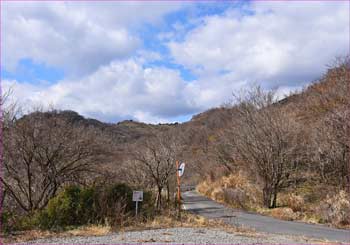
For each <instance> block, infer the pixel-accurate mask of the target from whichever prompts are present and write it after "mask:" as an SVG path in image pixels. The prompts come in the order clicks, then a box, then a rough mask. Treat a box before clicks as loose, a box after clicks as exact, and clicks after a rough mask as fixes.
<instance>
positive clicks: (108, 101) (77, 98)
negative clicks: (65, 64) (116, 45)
mask: <svg viewBox="0 0 350 245" xmlns="http://www.w3.org/2000/svg"><path fill="white" fill-rule="evenodd" d="M6 84H7V85H6V87H9V86H11V85H12V86H13V90H14V92H15V94H14V95H15V97H16V98H17V99H19V104H21V105H24V104H25V105H43V106H44V107H46V106H54V107H55V108H60V109H70V110H75V111H77V112H79V113H81V114H82V115H85V116H88V117H93V118H99V119H101V120H104V121H113V122H116V121H119V120H122V119H130V118H133V119H136V120H140V121H147V122H153V123H155V122H165V121H169V120H171V118H175V117H177V116H181V115H187V114H191V113H194V112H197V111H198V109H199V108H198V107H196V105H195V104H194V103H192V101H191V99H192V98H191V97H188V96H186V90H187V87H188V86H189V84H187V83H186V82H185V81H183V80H182V79H181V77H180V74H179V72H178V71H176V70H170V69H167V68H143V64H142V63H139V62H138V61H136V60H135V59H128V60H124V61H113V62H111V63H110V64H109V65H106V66H103V67H101V68H99V69H98V70H97V71H96V72H94V73H92V74H90V75H88V76H86V77H84V78H82V79H79V80H64V81H60V82H58V83H57V84H54V85H51V86H40V87H36V86H34V85H31V84H28V83H18V82H16V81H6Z"/></svg>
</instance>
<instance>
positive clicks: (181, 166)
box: [178, 162, 185, 177]
mask: <svg viewBox="0 0 350 245" xmlns="http://www.w3.org/2000/svg"><path fill="white" fill-rule="evenodd" d="M178 171H179V176H180V177H181V176H182V175H183V174H184V172H185V163H184V162H183V163H181V164H180V167H179V169H178Z"/></svg>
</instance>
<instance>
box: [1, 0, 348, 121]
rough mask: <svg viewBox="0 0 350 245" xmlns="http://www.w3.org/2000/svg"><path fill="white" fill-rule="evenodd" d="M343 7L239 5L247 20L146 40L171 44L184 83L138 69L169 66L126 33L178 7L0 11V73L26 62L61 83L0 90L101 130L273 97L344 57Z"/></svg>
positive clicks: (171, 74) (209, 22)
mask: <svg viewBox="0 0 350 245" xmlns="http://www.w3.org/2000/svg"><path fill="white" fill-rule="evenodd" d="M346 4H347V3H341V2H337V3H331V2H327V3H322V2H312V3H301V2H291V3H286V2H283V3H282V2H281V3H277V2H273V3H272V2H253V3H251V4H249V5H246V6H244V10H245V11H250V12H253V13H254V14H252V15H244V14H242V11H241V10H240V9H237V8H232V9H229V10H227V11H225V12H224V14H222V15H208V16H205V17H201V18H197V17H196V18H192V19H191V20H189V21H190V22H191V26H193V25H195V26H197V27H195V28H192V27H191V30H190V31H188V28H185V27H184V26H183V25H186V24H188V23H180V22H176V23H175V24H174V23H172V24H173V25H172V26H171V27H169V31H167V30H164V29H162V33H154V34H155V40H160V43H159V45H162V44H164V42H169V40H172V41H171V42H169V43H168V47H169V49H170V52H171V56H172V58H173V60H174V61H175V62H176V63H178V64H180V65H182V66H184V67H186V68H188V69H190V70H191V71H192V72H193V73H195V74H196V75H197V77H198V78H197V79H196V80H194V81H191V82H187V81H184V80H183V79H182V78H181V75H180V71H179V70H176V68H172V69H170V68H165V67H163V66H159V65H158V66H157V65H154V64H153V65H152V68H149V67H147V63H148V62H152V61H157V62H155V63H157V64H159V63H160V64H161V63H162V61H163V60H166V59H168V58H169V57H168V54H167V53H166V52H165V53H158V52H159V51H155V50H145V49H144V48H143V45H142V42H143V41H144V40H142V36H141V35H139V34H138V32H137V31H135V30H137V26H140V25H141V24H142V23H145V22H149V23H157V24H159V22H162V21H163V20H162V16H164V15H165V14H166V13H169V12H171V11H174V10H176V9H178V8H179V7H181V4H177V3H174V4H170V3H164V4H161V3H159V2H157V3H149V2H147V3H136V2H121V3H104V4H95V3H81V2H79V3H78V2H76V3H40V5H39V3H38V4H35V3H9V2H6V3H4V5H5V9H4V11H3V12H4V16H3V17H4V20H5V22H4V24H3V27H4V28H3V30H2V31H3V33H4V34H3V37H4V40H3V47H2V48H3V50H4V51H5V52H3V53H2V55H3V64H5V68H9V67H12V68H14V67H15V66H16V64H17V63H18V61H19V60H20V59H22V58H31V59H33V60H34V61H36V62H43V63H45V64H47V65H52V66H55V67H61V68H63V69H65V70H66V71H67V73H68V76H67V77H65V78H64V79H63V80H62V81H58V82H57V83H55V84H52V85H50V84H44V83H43V84H38V85H33V84H30V83H25V82H21V83H19V82H17V81H15V80H12V81H10V80H5V81H4V82H3V86H4V87H9V86H11V85H13V86H14V90H15V94H14V95H15V98H17V99H18V100H19V102H20V103H21V104H22V105H25V106H31V105H38V104H39V105H40V104H42V105H45V106H48V105H53V106H55V107H57V108H60V109H71V110H75V111H77V112H79V113H81V114H83V115H84V116H88V117H93V118H97V119H100V120H104V121H110V122H116V121H119V120H122V119H136V120H140V121H145V122H153V123H155V122H167V121H173V120H176V118H177V119H178V118H181V117H182V116H184V115H189V114H193V113H196V112H199V111H202V110H205V109H208V108H211V107H214V106H218V105H220V104H222V103H225V102H227V101H229V100H230V99H231V98H232V92H233V91H238V90H240V89H241V88H242V87H247V86H250V85H251V84H252V83H262V85H263V86H264V87H266V88H276V87H278V86H279V87H280V88H279V90H277V92H278V95H279V96H283V95H284V94H285V93H288V92H290V91H291V90H294V89H298V88H300V87H301V86H303V85H305V82H310V81H311V80H313V79H315V78H317V77H318V76H320V75H321V73H322V72H323V71H324V68H325V67H326V66H325V65H326V64H327V63H329V62H331V61H332V59H333V58H334V57H335V56H336V55H343V54H346V53H348V52H349V50H348V43H349V36H348V28H349V23H348V18H349V13H348V12H347V10H348V7H347V6H346ZM157 37H158V38H157ZM178 40H182V41H178ZM162 42H163V43H162ZM166 63H169V60H166Z"/></svg>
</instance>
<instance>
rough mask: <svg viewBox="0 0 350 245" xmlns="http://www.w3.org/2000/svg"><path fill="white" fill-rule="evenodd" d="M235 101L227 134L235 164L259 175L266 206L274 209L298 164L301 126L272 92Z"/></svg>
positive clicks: (250, 93)
mask: <svg viewBox="0 0 350 245" xmlns="http://www.w3.org/2000/svg"><path fill="white" fill-rule="evenodd" d="M236 99H237V105H236V106H235V108H234V110H233V113H234V116H233V122H232V127H231V128H230V129H229V133H227V135H228V136H229V140H230V142H231V147H232V152H233V155H234V156H235V161H242V162H244V163H246V164H247V166H248V167H249V168H250V169H251V171H252V173H256V172H257V173H258V175H259V176H260V178H261V179H262V181H263V199H264V200H263V202H264V205H265V206H266V207H269V208H274V207H276V205H277V204H276V201H277V194H278V192H279V191H280V190H281V189H282V188H284V187H286V186H287V185H288V183H289V179H290V178H291V177H292V173H293V171H294V170H295V167H296V164H297V163H298V149H299V147H298V145H299V144H298V140H299V137H298V124H297V123H296V122H295V121H294V120H293V119H292V118H291V117H290V116H288V114H287V113H285V112H284V111H283V110H281V108H280V107H279V106H278V104H276V102H277V100H276V99H275V95H274V93H273V92H264V91H263V90H262V89H261V88H260V87H256V88H254V89H253V90H251V91H248V92H246V93H245V94H244V95H243V96H240V97H236Z"/></svg>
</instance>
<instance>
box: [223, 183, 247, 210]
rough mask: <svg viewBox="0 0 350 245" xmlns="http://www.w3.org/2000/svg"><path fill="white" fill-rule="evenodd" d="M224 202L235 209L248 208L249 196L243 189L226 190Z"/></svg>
mask: <svg viewBox="0 0 350 245" xmlns="http://www.w3.org/2000/svg"><path fill="white" fill-rule="evenodd" d="M224 201H225V203H228V204H230V205H231V206H233V207H235V208H243V209H246V208H247V202H248V200H247V195H246V193H245V192H244V191H243V190H242V189H232V188H227V189H225V190H224Z"/></svg>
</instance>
